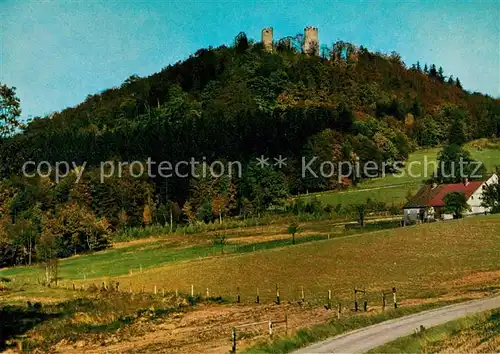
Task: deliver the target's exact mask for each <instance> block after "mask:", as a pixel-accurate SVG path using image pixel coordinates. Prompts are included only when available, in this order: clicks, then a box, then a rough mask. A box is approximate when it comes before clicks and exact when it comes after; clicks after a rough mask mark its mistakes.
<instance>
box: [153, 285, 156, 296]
mask: <svg viewBox="0 0 500 354" xmlns="http://www.w3.org/2000/svg"><path fill="white" fill-rule="evenodd" d="M153 292H154V293H155V295H156V285H155V287H154V290H153Z"/></svg>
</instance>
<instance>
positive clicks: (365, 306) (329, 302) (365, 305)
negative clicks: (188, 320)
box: [73, 282, 398, 317]
mask: <svg viewBox="0 0 500 354" xmlns="http://www.w3.org/2000/svg"><path fill="white" fill-rule="evenodd" d="M119 285H120V283H118V282H116V283H115V289H114V290H116V291H120V289H119ZM102 289H103V290H108V287H107V286H106V283H105V282H102ZM73 290H74V291H76V290H77V288H76V284H75V283H73ZM80 290H82V291H83V290H85V285H84V284H82V285H81V288H80ZM144 290H145V289H144V286H142V288H141V292H143V293H144ZM236 290H237V293H236V302H237V303H238V304H239V303H241V295H240V288H239V287H237V289H236ZM129 292H130V293H132V287H130V290H129ZM153 293H154V294H155V295H157V294H158V288H157V287H156V285H154V287H153ZM161 293H162V296H163V297H164V296H165V288H162V289H161ZM359 293H361V294H363V295H366V290H364V289H363V290H361V289H358V288H356V287H355V288H354V311H355V312H358V311H359V303H358V294H359ZM390 294H392V296H393V301H394V308H395V309H397V308H398V303H397V298H396V288H394V287H393V288H392V291H391V292H382V311H384V310H385V308H386V306H387V302H386V296H388V295H390ZM175 296H176V297H178V296H179V291H178V289H175ZM191 297H194V284H191ZM206 297H207V298H209V297H210V290H209V288H206ZM327 299H328V300H327V305H326V306H325V308H326V309H327V310H331V308H332V291H331V290H328V297H327ZM300 300H301V302H303V303H304V302H305V294H304V287H303V286H302V287H301V289H300ZM255 302H256V303H257V304H259V303H260V295H259V288H257V295H256V299H255ZM276 304H277V305H280V304H281V298H280V288H279V285H278V284H276ZM338 308H339V317H340V312H341V304H340V303H339V307H338ZM367 309H368V301H367V300H364V301H363V310H364V311H365V312H366V311H367Z"/></svg>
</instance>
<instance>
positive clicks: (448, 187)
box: [427, 181, 484, 207]
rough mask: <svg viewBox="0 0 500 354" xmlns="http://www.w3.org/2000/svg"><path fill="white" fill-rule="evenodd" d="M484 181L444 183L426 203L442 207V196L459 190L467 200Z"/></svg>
mask: <svg viewBox="0 0 500 354" xmlns="http://www.w3.org/2000/svg"><path fill="white" fill-rule="evenodd" d="M483 183H484V181H474V182H469V183H468V184H464V183H455V184H445V185H442V186H441V187H442V188H440V190H439V193H437V194H436V195H435V196H434V197H433V198H432V199H431V200H430V201H429V202H428V203H427V205H429V206H432V207H442V206H444V205H445V203H444V201H443V198H444V196H445V195H446V194H448V193H452V192H461V193H463V194H465V198H466V199H467V200H468V199H469V198H470V196H471V195H472V194H474V192H475V191H477V190H478V189H479V187H481V185H482V184H483Z"/></svg>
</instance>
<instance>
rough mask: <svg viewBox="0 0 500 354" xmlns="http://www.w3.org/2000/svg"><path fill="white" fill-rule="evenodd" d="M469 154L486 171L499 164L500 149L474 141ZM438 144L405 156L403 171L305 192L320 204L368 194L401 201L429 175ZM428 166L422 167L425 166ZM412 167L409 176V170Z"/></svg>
mask: <svg viewBox="0 0 500 354" xmlns="http://www.w3.org/2000/svg"><path fill="white" fill-rule="evenodd" d="M467 149H468V150H469V151H470V153H471V155H472V157H473V158H474V159H475V160H477V161H481V162H483V163H484V165H485V166H486V168H487V170H488V171H489V172H494V171H495V168H496V166H499V165H500V149H498V148H497V149H493V148H481V147H477V146H474V145H470V146H469V147H467ZM439 151H440V149H438V148H434V149H425V150H418V151H416V152H414V153H412V154H410V156H409V157H408V161H407V163H406V166H405V168H404V173H397V174H394V175H393V174H388V175H386V176H385V177H383V178H374V179H369V180H365V181H363V182H361V183H360V184H359V185H358V186H357V187H356V188H352V189H349V190H347V191H331V192H321V193H314V194H309V195H307V196H304V197H305V198H310V197H311V196H316V197H317V198H318V199H319V200H320V201H321V202H322V203H323V204H325V205H326V204H331V205H337V204H342V205H346V204H355V203H361V202H365V201H366V199H367V198H371V199H372V200H375V201H379V202H384V203H386V204H401V203H404V202H405V201H406V199H405V198H406V196H407V195H408V193H412V194H414V193H416V191H418V189H419V188H420V186H421V185H422V184H423V181H424V180H425V179H427V178H429V177H430V176H431V175H432V172H433V171H434V170H433V165H432V164H433V163H436V161H437V154H438V152H439ZM426 165H427V166H428V167H427V168H425V166H426ZM408 169H411V172H412V173H411V174H412V175H418V176H421V177H411V176H410V174H409V173H408Z"/></svg>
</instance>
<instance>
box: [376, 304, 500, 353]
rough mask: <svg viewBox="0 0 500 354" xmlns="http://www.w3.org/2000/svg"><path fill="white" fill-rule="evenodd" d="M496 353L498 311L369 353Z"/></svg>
mask: <svg viewBox="0 0 500 354" xmlns="http://www.w3.org/2000/svg"><path fill="white" fill-rule="evenodd" d="M443 351H446V352H455V353H457V352H460V353H497V352H499V351H500V310H495V311H487V312H483V313H479V314H476V315H473V316H468V317H464V318H461V319H458V320H456V321H451V322H448V323H445V324H443V325H440V326H436V327H432V328H428V329H425V330H424V332H423V333H419V334H412V335H410V336H407V337H403V338H399V339H397V340H395V341H393V342H391V343H387V344H385V345H383V346H381V347H379V348H376V349H375V350H372V351H371V353H436V352H443Z"/></svg>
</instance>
